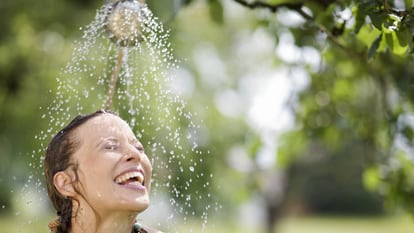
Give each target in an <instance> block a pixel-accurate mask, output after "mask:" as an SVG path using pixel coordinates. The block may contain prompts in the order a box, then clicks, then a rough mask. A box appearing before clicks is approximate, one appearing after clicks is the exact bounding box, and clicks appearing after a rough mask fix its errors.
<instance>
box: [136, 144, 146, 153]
mask: <svg viewBox="0 0 414 233" xmlns="http://www.w3.org/2000/svg"><path fill="white" fill-rule="evenodd" d="M135 148H136V149H137V150H138V151H139V152H144V151H145V150H144V147H143V146H142V145H136V146H135Z"/></svg>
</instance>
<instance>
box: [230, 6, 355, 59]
mask: <svg viewBox="0 0 414 233" xmlns="http://www.w3.org/2000/svg"><path fill="white" fill-rule="evenodd" d="M234 1H235V2H237V3H239V4H240V5H243V6H245V7H248V8H250V9H257V8H263V9H268V10H270V11H271V12H273V13H276V12H277V11H278V10H279V9H280V8H287V9H289V10H292V11H295V12H296V13H298V14H299V15H301V16H302V17H303V18H304V19H305V20H307V21H308V22H311V23H313V24H314V25H315V26H316V27H317V28H318V29H319V30H320V31H322V32H324V33H325V34H326V35H327V37H328V38H329V39H330V40H331V41H332V42H333V43H334V44H335V45H336V46H338V47H339V48H341V49H342V50H344V51H345V52H347V53H353V50H350V49H348V48H347V47H346V46H344V45H343V44H342V43H341V42H339V40H338V38H337V37H336V36H335V35H334V34H333V33H332V32H331V31H330V30H329V29H327V28H326V27H325V26H324V25H323V24H321V23H318V22H315V20H314V18H313V17H312V15H310V14H308V13H306V12H305V11H304V10H303V6H304V3H303V2H297V3H289V2H285V3H278V4H270V3H266V2H261V1H253V2H247V1H246V0H234ZM352 55H357V56H358V57H359V54H352Z"/></svg>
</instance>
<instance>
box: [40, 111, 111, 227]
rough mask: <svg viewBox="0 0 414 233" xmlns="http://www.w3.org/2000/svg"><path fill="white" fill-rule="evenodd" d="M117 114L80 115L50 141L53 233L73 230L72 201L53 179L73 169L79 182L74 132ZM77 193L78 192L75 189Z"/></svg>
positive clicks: (47, 171) (48, 166)
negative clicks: (106, 115) (101, 118)
mask: <svg viewBox="0 0 414 233" xmlns="http://www.w3.org/2000/svg"><path fill="white" fill-rule="evenodd" d="M108 113H109V114H113V115H116V116H117V114H116V113H114V112H111V111H107V110H98V111H96V112H94V113H91V114H87V115H79V116H77V117H75V118H74V119H73V120H72V121H71V122H70V123H69V124H68V125H67V126H66V127H65V128H63V129H62V130H60V131H59V132H58V133H57V134H56V135H55V136H54V137H53V138H52V140H51V141H50V143H49V145H48V147H47V149H46V155H45V160H44V174H45V179H46V185H47V192H48V195H49V198H50V200H51V202H52V204H53V206H54V208H55V209H56V211H57V215H58V216H57V218H56V219H55V220H53V221H51V222H50V223H49V228H50V230H51V232H53V233H68V232H70V230H71V221H72V217H73V213H72V209H73V206H72V199H71V198H68V197H65V196H63V195H62V194H61V193H60V192H59V191H58V190H57V189H56V187H55V185H54V182H53V178H54V175H55V174H56V173H57V172H60V171H65V170H66V169H69V168H70V169H72V171H73V172H74V174H75V177H76V179H75V181H74V182H76V181H77V180H78V176H77V172H76V171H77V168H78V165H77V164H76V162H74V161H72V159H71V158H72V155H73V154H74V153H75V152H76V150H77V147H78V146H79V143H80V142H78V141H76V140H75V139H74V137H73V132H74V131H75V130H76V129H77V128H78V127H79V126H81V125H83V124H84V123H85V122H87V121H88V120H90V119H92V118H94V117H96V116H99V115H102V114H108ZM75 191H77V190H76V189H75Z"/></svg>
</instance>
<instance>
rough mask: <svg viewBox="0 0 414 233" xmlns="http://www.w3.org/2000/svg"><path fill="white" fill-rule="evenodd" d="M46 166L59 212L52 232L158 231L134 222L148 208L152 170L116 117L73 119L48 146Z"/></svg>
mask: <svg viewBox="0 0 414 233" xmlns="http://www.w3.org/2000/svg"><path fill="white" fill-rule="evenodd" d="M44 168H45V176H46V183H47V190H48V194H49V197H50V199H51V201H52V203H53V205H54V207H55V209H56V211H57V213H58V217H57V218H56V219H55V220H54V221H52V222H51V223H49V228H50V229H51V231H52V232H54V233H77V232H100V233H105V232H107V233H113V232H119V233H131V232H148V233H151V232H159V231H157V230H154V229H150V228H148V227H141V226H140V225H139V224H137V223H136V217H137V215H138V214H139V213H141V212H143V211H144V210H145V209H146V208H147V207H148V206H149V191H150V185H151V174H152V166H151V163H150V161H149V159H148V157H147V155H146V154H145V152H144V148H143V146H142V144H141V143H140V142H139V141H138V140H137V139H136V137H135V135H134V133H133V132H132V130H131V128H130V127H129V126H128V124H127V123H126V122H125V121H124V120H122V119H121V118H120V117H118V116H117V115H116V114H115V113H112V112H108V111H104V110H100V111H97V112H95V113H92V114H89V115H83V116H78V117H76V118H75V119H74V120H73V121H72V122H70V123H69V125H68V126H66V127H65V128H64V129H62V130H61V131H60V132H58V133H57V134H56V135H55V136H54V138H53V139H52V141H51V142H50V144H49V145H48V148H47V150H46V156H45V166H44Z"/></svg>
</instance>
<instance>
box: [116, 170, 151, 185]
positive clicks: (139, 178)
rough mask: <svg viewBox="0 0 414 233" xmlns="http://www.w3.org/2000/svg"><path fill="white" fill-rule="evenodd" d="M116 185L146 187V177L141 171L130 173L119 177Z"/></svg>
mask: <svg viewBox="0 0 414 233" xmlns="http://www.w3.org/2000/svg"><path fill="white" fill-rule="evenodd" d="M115 183H117V184H119V185H128V184H135V185H140V186H144V185H145V177H144V174H143V173H142V172H141V171H130V172H126V173H123V174H121V175H119V176H117V177H116V178H115Z"/></svg>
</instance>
